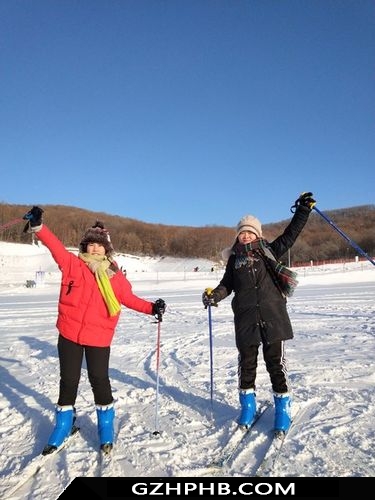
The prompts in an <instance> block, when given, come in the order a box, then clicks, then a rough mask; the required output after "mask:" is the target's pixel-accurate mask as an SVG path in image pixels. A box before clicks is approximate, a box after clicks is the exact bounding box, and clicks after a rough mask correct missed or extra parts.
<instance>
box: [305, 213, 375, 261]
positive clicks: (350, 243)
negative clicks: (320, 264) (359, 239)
mask: <svg viewBox="0 0 375 500" xmlns="http://www.w3.org/2000/svg"><path fill="white" fill-rule="evenodd" d="M313 208H314V210H315V211H316V212H317V213H318V214H319V215H320V216H321V217H322V218H323V219H324V220H325V221H326V222H327V223H328V224H329V225H330V226H331V227H333V229H334V230H335V231H337V232H338V233H339V235H340V236H342V237H343V238H344V240H346V241H347V242H348V243H349V245H351V246H352V247H353V248H355V249H356V250H357V252H358V253H359V254H360V255H362V257H366V259H367V260H369V261H370V262H371V264H373V265H374V266H375V261H374V260H373V259H372V258H371V257H370V256H369V255H367V253H366V252H365V251H364V250H362V248H361V247H359V246H358V245H357V243H355V242H354V241H353V240H352V239H350V238H349V236H347V235H346V234H345V233H344V231H342V230H341V229H340V228H338V227H337V226H336V224H334V222H333V221H332V220H331V219H330V218H329V217H328V216H327V215H325V214H324V213H323V212H321V211H320V210H319V209H318V208H316V206H314V207H313Z"/></svg>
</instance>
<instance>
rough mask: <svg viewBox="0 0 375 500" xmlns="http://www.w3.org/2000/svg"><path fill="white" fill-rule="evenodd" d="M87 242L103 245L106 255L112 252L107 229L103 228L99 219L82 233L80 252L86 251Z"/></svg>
mask: <svg viewBox="0 0 375 500" xmlns="http://www.w3.org/2000/svg"><path fill="white" fill-rule="evenodd" d="M88 243H99V244H100V245H103V246H104V248H105V254H106V256H107V257H108V256H111V255H112V254H113V253H114V249H113V246H112V243H111V238H110V237H109V233H108V231H107V229H105V227H104V224H103V222H100V221H99V220H97V221H96V222H95V224H94V225H93V226H92V227H90V228H89V229H88V230H87V231H86V232H85V234H84V235H83V237H82V241H81V243H80V244H79V251H80V252H81V253H85V252H87V245H88Z"/></svg>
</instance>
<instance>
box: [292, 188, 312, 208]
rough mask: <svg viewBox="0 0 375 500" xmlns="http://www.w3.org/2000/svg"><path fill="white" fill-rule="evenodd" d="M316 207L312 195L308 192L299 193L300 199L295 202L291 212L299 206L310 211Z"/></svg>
mask: <svg viewBox="0 0 375 500" xmlns="http://www.w3.org/2000/svg"><path fill="white" fill-rule="evenodd" d="M315 205H316V201H315V200H314V198H313V194H312V193H310V192H303V193H301V195H300V197H299V198H298V199H297V200H296V201H295V203H294V205H293V206H292V207H291V209H290V210H291V211H292V212H293V211H294V210H293V209H296V208H297V207H299V206H302V207H306V208H308V209H310V210H312V209H313V208H314V207H315Z"/></svg>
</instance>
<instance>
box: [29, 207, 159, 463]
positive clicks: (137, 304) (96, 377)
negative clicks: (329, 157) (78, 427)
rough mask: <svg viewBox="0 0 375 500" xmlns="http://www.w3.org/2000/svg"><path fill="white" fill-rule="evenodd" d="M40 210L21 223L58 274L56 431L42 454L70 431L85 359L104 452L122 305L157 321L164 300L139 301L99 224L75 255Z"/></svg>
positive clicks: (111, 410) (111, 416) (108, 435)
mask: <svg viewBox="0 0 375 500" xmlns="http://www.w3.org/2000/svg"><path fill="white" fill-rule="evenodd" d="M42 214H43V210H42V209H41V208H39V207H37V206H34V207H33V208H32V209H31V210H30V211H29V212H27V214H25V215H24V217H23V218H24V219H25V220H27V221H28V222H27V224H26V226H25V231H31V232H33V233H35V234H36V236H37V238H38V239H39V240H40V241H41V242H42V243H43V244H44V245H45V246H46V247H47V248H48V249H49V251H50V252H51V254H52V257H53V258H54V260H55V262H56V263H57V265H58V266H59V269H60V271H61V273H62V276H61V287H60V296H59V303H58V317H57V322H56V327H57V329H58V332H59V337H58V343H57V348H58V355H59V363H60V391H59V398H58V401H57V404H56V410H55V415H56V424H55V428H54V430H53V432H52V434H51V436H50V438H49V439H48V443H47V445H46V446H45V447H44V449H43V452H42V454H43V455H47V454H49V453H52V452H54V451H55V450H56V449H57V448H58V447H59V446H61V444H62V443H63V442H64V441H65V439H66V438H67V437H68V436H69V435H70V434H71V433H72V431H73V429H74V421H75V413H76V412H75V408H74V405H75V401H76V397H77V392H78V385H79V380H80V375H81V368H82V360H83V355H85V359H86V364H87V373H88V378H89V381H90V385H91V388H92V391H93V395H94V401H95V405H96V413H97V419H98V434H99V440H100V448H101V449H102V450H103V451H104V452H106V453H108V452H109V451H110V450H111V449H112V446H113V438H114V428H113V421H114V416H115V411H114V405H113V403H114V401H113V396H112V389H111V384H110V380H109V375H108V369H109V357H110V346H111V342H112V339H113V335H114V333H115V328H116V325H117V323H118V320H119V317H120V311H121V305H124V306H126V307H128V308H130V309H133V310H134V311H138V312H140V313H144V314H152V315H154V316H155V317H156V318H157V319H158V320H159V321H161V320H162V315H163V314H164V312H165V308H166V305H165V302H164V301H163V300H162V299H158V300H157V301H156V302H155V303H153V302H149V301H147V300H144V299H141V298H140V297H137V296H136V295H134V293H133V292H132V287H131V284H130V283H129V281H128V280H127V279H126V277H125V276H124V274H123V272H122V271H121V269H120V268H119V267H118V265H117V264H116V262H115V261H114V259H113V254H114V250H113V246H112V244H111V241H110V238H109V235H108V232H107V230H106V229H105V228H104V225H103V224H102V223H100V222H99V221H97V223H96V224H95V225H94V226H93V227H91V228H90V229H88V230H87V231H86V233H85V234H84V236H83V238H82V241H81V243H80V246H79V253H78V256H77V255H75V254H73V253H72V252H69V251H68V250H67V249H66V248H65V246H64V245H63V244H62V242H61V241H60V240H59V239H58V238H57V237H56V236H55V235H54V234H53V233H52V232H51V231H50V229H48V227H47V226H46V225H45V224H43V222H42Z"/></svg>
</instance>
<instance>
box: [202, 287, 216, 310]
mask: <svg viewBox="0 0 375 500" xmlns="http://www.w3.org/2000/svg"><path fill="white" fill-rule="evenodd" d="M202 302H203V305H204V308H205V309H207V307H208V306H214V307H217V304H218V302H219V300H218V296H217V295H216V294H215V292H214V291H213V289H212V288H206V289H205V290H204V292H203V294H202Z"/></svg>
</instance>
